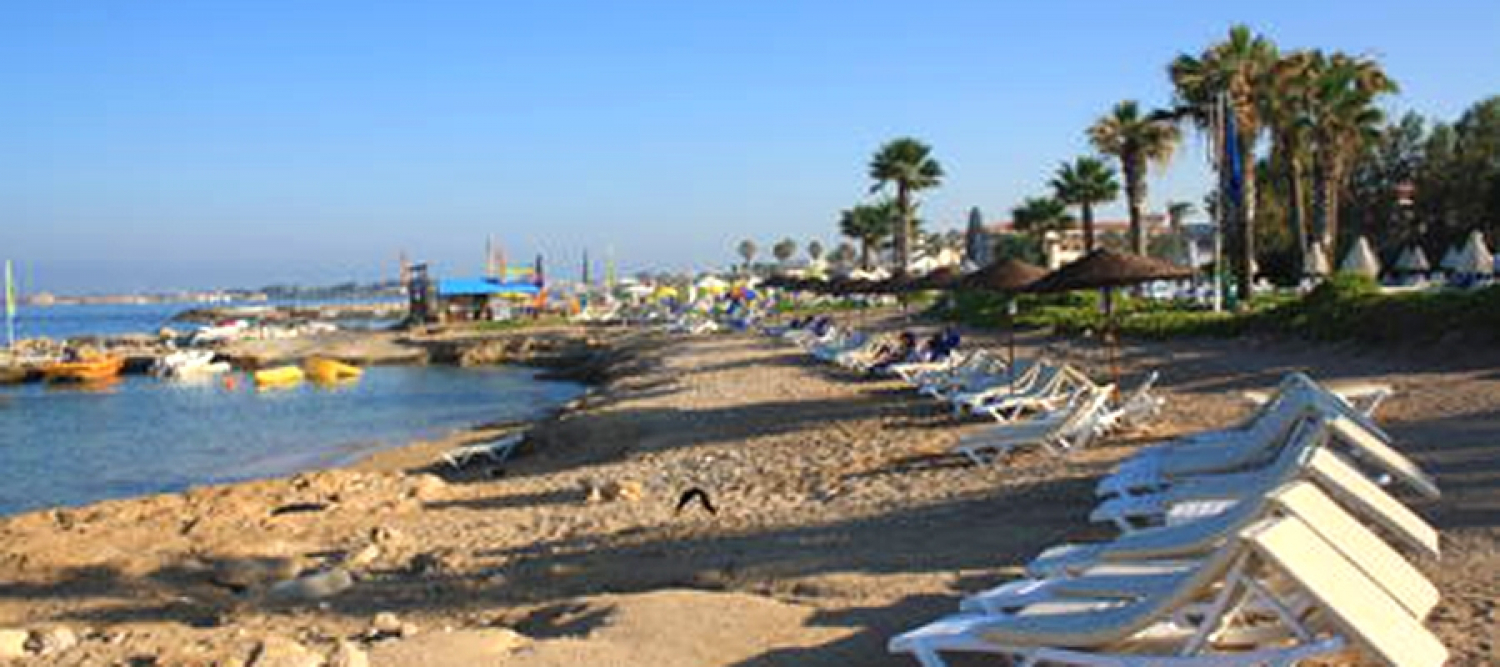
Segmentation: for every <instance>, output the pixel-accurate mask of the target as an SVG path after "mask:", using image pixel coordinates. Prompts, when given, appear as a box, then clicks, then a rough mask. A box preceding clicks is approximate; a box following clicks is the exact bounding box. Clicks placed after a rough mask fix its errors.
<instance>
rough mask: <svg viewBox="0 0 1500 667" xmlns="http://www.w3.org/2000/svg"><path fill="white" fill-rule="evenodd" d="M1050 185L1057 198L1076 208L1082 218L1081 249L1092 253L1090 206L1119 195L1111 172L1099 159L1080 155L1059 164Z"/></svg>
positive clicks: (1113, 173)
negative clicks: (1070, 160)
mask: <svg viewBox="0 0 1500 667" xmlns="http://www.w3.org/2000/svg"><path fill="white" fill-rule="evenodd" d="M1051 184H1052V190H1053V191H1054V192H1055V193H1056V195H1057V198H1058V199H1060V200H1062V202H1063V203H1065V204H1071V205H1074V206H1077V207H1078V210H1079V213H1081V214H1082V216H1081V217H1082V218H1083V250H1084V252H1093V251H1094V205H1095V204H1104V203H1107V202H1111V201H1114V199H1115V197H1118V196H1120V182H1119V181H1118V180H1116V179H1115V171H1114V169H1111V168H1110V166H1109V165H1107V164H1105V163H1104V161H1103V160H1100V159H1099V158H1093V157H1088V156H1084V157H1080V158H1077V159H1075V160H1073V161H1072V162H1071V163H1069V162H1064V163H1062V164H1061V165H1059V166H1058V168H1057V175H1056V176H1053V177H1052V182H1051Z"/></svg>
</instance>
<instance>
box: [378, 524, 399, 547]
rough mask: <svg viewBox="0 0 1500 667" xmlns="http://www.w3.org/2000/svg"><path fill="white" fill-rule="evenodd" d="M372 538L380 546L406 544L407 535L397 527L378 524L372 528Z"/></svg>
mask: <svg viewBox="0 0 1500 667" xmlns="http://www.w3.org/2000/svg"><path fill="white" fill-rule="evenodd" d="M370 540H371V541H373V542H374V543H375V544H377V545H380V546H392V545H399V544H404V543H405V542H406V535H405V534H403V533H402V532H401V531H399V530H396V529H395V528H389V527H386V526H376V527H374V528H371V529H370Z"/></svg>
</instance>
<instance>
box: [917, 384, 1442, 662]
mask: <svg viewBox="0 0 1500 667" xmlns="http://www.w3.org/2000/svg"><path fill="white" fill-rule="evenodd" d="M1398 489H1399V490H1400V491H1402V492H1412V493H1416V494H1419V495H1422V496H1427V497H1434V496H1436V495H1437V493H1438V490H1437V487H1436V486H1435V485H1434V484H1433V481H1432V479H1431V478H1429V477H1428V476H1427V475H1426V474H1425V473H1424V472H1423V471H1422V470H1421V469H1420V468H1418V467H1417V466H1416V465H1415V464H1413V463H1412V462H1411V461H1410V460H1409V459H1407V458H1406V457H1405V456H1403V455H1402V454H1401V453H1400V452H1399V451H1397V450H1396V449H1395V448H1394V446H1393V445H1392V441H1391V438H1390V436H1389V435H1388V434H1386V433H1385V432H1384V431H1383V430H1381V429H1380V427H1378V426H1377V425H1375V424H1374V423H1373V422H1372V421H1371V419H1370V416H1369V415H1368V414H1366V413H1365V412H1363V411H1361V410H1359V409H1358V408H1357V407H1356V406H1355V405H1353V404H1351V402H1350V401H1349V400H1347V399H1346V398H1344V397H1340V396H1338V395H1336V394H1335V393H1333V392H1330V391H1328V390H1327V389H1325V388H1324V387H1322V386H1320V385H1318V384H1317V383H1315V382H1313V381H1312V380H1310V379H1309V378H1307V377H1306V376H1303V375H1293V376H1289V377H1288V378H1287V379H1286V380H1285V381H1284V382H1283V383H1282V384H1281V386H1280V387H1279V388H1278V390H1277V391H1276V392H1274V393H1273V394H1271V395H1270V396H1268V397H1267V400H1265V401H1264V403H1263V404H1262V406H1261V408H1260V409H1259V410H1258V411H1257V412H1256V413H1255V414H1254V415H1253V416H1252V417H1251V418H1250V419H1248V420H1247V421H1246V422H1244V423H1243V424H1240V425H1237V426H1235V427H1231V428H1226V429H1222V430H1217V431H1209V432H1204V433H1199V434H1195V435H1192V436H1188V437H1184V438H1179V439H1176V440H1173V441H1170V442H1165V443H1162V444H1160V445H1158V446H1156V447H1152V448H1149V449H1145V450H1142V451H1141V452H1140V453H1139V454H1138V455H1136V456H1134V457H1133V458H1131V459H1129V460H1127V461H1126V462H1124V463H1123V464H1122V465H1121V466H1120V467H1119V469H1118V470H1117V471H1116V472H1115V473H1114V474H1112V475H1110V476H1109V477H1107V478H1105V479H1104V480H1102V481H1101V482H1100V483H1099V485H1098V487H1097V493H1098V495H1099V497H1100V504H1099V506H1098V508H1097V509H1096V510H1095V511H1094V515H1093V516H1092V517H1091V518H1092V519H1093V520H1095V521H1105V522H1109V523H1113V524H1115V525H1118V526H1119V527H1120V529H1121V533H1120V535H1119V536H1118V537H1116V538H1115V539H1113V540H1112V541H1107V542H1100V543H1094V544H1065V545H1061V546H1056V547H1052V548H1050V549H1047V550H1045V551H1043V552H1042V553H1041V554H1040V555H1039V556H1038V557H1037V558H1036V559H1035V560H1033V561H1032V562H1031V563H1030V564H1029V565H1027V567H1026V574H1027V576H1026V578H1023V579H1021V580H1018V581H1011V582H1008V583H1006V584H1004V585H1001V586H998V587H996V588H992V589H990V590H987V591H982V592H979V593H976V594H974V595H971V596H969V597H967V598H965V599H964V600H963V601H962V602H961V603H960V605H959V610H958V612H957V613H955V614H953V615H951V616H946V617H943V618H940V619H938V620H936V621H934V622H932V623H929V624H927V625H925V626H922V627H920V628H917V629H915V630H912V631H910V632H906V633H904V634H901V635H898V636H896V637H894V638H892V639H891V640H890V642H889V648H890V650H891V651H892V652H896V653H906V654H911V655H912V656H914V657H915V658H916V659H917V660H918V661H919V662H920V663H921V664H923V665H925V666H927V667H934V666H937V665H943V664H945V663H944V662H943V659H942V657H941V656H942V654H945V653H984V654H998V655H1003V656H1007V657H1008V658H1009V659H1010V660H1011V661H1013V662H1014V663H1018V664H1023V665H1034V664H1071V665H1139V666H1145V665H1174V666H1175V665H1184V666H1185V665H1213V666H1222V665H1289V664H1295V663H1297V662H1299V661H1302V660H1326V659H1328V658H1330V657H1331V656H1338V655H1345V654H1350V653H1353V654H1358V655H1359V656H1360V657H1362V658H1364V659H1366V660H1373V661H1375V662H1377V663H1380V664H1386V665H1393V666H1396V667H1436V666H1437V665H1441V664H1443V662H1444V661H1445V660H1446V657H1447V650H1446V649H1445V648H1444V646H1443V645H1442V643H1441V642H1440V641H1439V640H1438V639H1437V638H1436V637H1434V636H1433V634H1432V633H1431V632H1430V631H1428V629H1427V628H1426V627H1425V625H1424V623H1423V621H1424V620H1425V618H1426V617H1427V615H1428V614H1429V613H1430V612H1431V611H1432V610H1433V609H1434V607H1435V606H1436V605H1437V604H1438V597H1439V596H1438V591H1437V589H1436V588H1435V587H1434V586H1433V585H1432V583H1431V582H1429V581H1428V580H1427V579H1426V578H1425V577H1424V576H1423V575H1422V573H1421V572H1420V571H1419V570H1418V569H1416V568H1415V567H1414V566H1413V565H1412V564H1411V563H1410V562H1409V561H1408V559H1407V555H1420V556H1427V557H1435V556H1436V555H1437V554H1438V535H1437V532H1436V531H1435V530H1434V529H1433V528H1432V527H1431V526H1429V525H1428V524H1427V523H1426V522H1425V521H1423V520H1422V518H1421V517H1419V516H1417V515H1416V514H1415V513H1413V512H1412V511H1411V510H1410V509H1408V508H1407V507H1406V505H1404V504H1402V502H1400V501H1399V500H1397V499H1396V497H1395V496H1394V495H1393V494H1394V493H1396V492H1397V490H1398Z"/></svg>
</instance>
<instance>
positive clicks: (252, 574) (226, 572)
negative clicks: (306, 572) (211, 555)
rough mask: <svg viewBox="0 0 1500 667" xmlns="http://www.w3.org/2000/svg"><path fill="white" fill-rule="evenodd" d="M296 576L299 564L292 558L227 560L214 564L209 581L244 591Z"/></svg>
mask: <svg viewBox="0 0 1500 667" xmlns="http://www.w3.org/2000/svg"><path fill="white" fill-rule="evenodd" d="M296 574H297V563H296V561H295V560H294V559H291V558H282V557H244V558H226V559H224V560H221V561H218V562H216V563H214V565H213V572H212V573H211V574H210V575H209V581H212V582H213V583H215V584H218V585H220V586H223V587H225V588H229V589H231V590H236V591H242V590H246V589H250V588H260V587H262V586H266V585H269V584H270V583H271V582H274V581H279V580H282V579H287V578H290V577H293V576H296Z"/></svg>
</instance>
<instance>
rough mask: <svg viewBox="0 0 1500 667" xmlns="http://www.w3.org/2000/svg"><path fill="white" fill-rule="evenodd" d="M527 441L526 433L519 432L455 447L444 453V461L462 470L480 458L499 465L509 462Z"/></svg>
mask: <svg viewBox="0 0 1500 667" xmlns="http://www.w3.org/2000/svg"><path fill="white" fill-rule="evenodd" d="M525 439H526V434H525V433H522V432H517V433H511V434H510V435H507V436H505V437H503V438H500V439H498V440H492V441H490V442H481V443H477V444H473V445H464V446H462V447H454V448H453V449H450V450H448V451H446V452H443V456H442V461H443V463H446V464H448V466H450V467H452V468H462V467H464V466H467V465H469V463H470V462H472V461H474V460H475V459H480V458H482V459H485V460H487V461H489V462H490V463H494V464H496V465H498V464H501V463H505V462H506V461H507V460H509V459H510V457H511V455H512V454H515V451H516V449H517V448H518V447H520V445H521V442H522V441H524V440H525Z"/></svg>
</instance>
